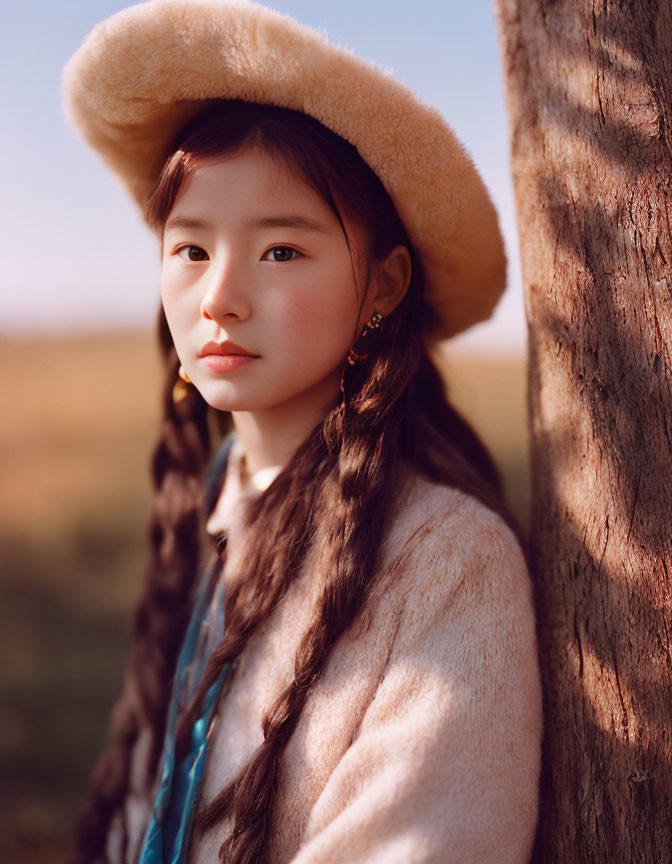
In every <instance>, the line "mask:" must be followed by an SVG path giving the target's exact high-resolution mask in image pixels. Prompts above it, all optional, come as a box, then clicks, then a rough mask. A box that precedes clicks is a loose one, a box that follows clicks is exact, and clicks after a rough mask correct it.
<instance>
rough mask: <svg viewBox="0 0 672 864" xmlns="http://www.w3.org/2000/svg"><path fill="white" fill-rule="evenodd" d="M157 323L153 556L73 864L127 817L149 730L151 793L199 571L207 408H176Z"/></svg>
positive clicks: (169, 353)
mask: <svg viewBox="0 0 672 864" xmlns="http://www.w3.org/2000/svg"><path fill="white" fill-rule="evenodd" d="M158 324H159V326H158V335H159V343H160V347H161V349H162V353H163V356H164V360H165V363H166V369H167V374H166V381H165V385H164V392H163V420H162V425H161V433H160V438H159V441H158V443H157V446H156V448H155V451H154V455H153V459H152V478H153V484H154V488H155V497H154V505H153V509H152V515H151V520H150V526H149V537H150V544H151V550H152V551H151V559H150V561H149V564H148V566H147V570H146V575H145V582H144V588H143V592H142V595H141V597H140V600H139V603H138V606H137V609H136V612H135V615H134V621H133V628H132V643H131V644H132V647H131V651H130V654H129V658H128V661H127V664H126V676H125V684H124V689H123V692H122V695H121V697H120V699H119V701H118V703H117V705H116V706H115V709H114V712H113V717H112V724H111V725H112V736H113V743H112V744H111V746H110V747H109V748H108V750H106V752H105V753H104V754H103V755H102V756H101V757H100V758H99V760H98V762H97V763H96V765H95V767H94V770H93V772H92V775H91V779H90V782H89V789H88V801H87V805H86V808H85V810H84V812H83V813H82V815H81V817H80V818H79V820H78V822H77V825H76V827H75V830H74V833H73V836H72V840H71V844H70V849H69V853H68V862H69V864H88V862H93V861H99V860H103V859H104V857H105V843H106V839H107V834H108V831H109V826H110V822H111V820H112V817H113V816H114V815H115V814H116V813H118V812H119V811H122V819H123V804H124V800H125V798H126V795H127V794H128V789H129V781H130V766H131V757H132V751H133V748H134V745H135V744H136V742H137V738H138V734H139V732H140V729H141V728H142V727H143V726H149V728H150V729H151V732H152V738H151V746H150V752H149V756H148V762H147V765H146V767H145V771H146V774H145V777H146V786H147V789H149V787H150V785H151V782H152V779H153V775H154V773H155V771H156V766H157V764H158V759H159V756H160V752H161V745H162V742H163V736H164V732H165V722H166V712H167V705H168V699H169V691H170V684H171V679H172V675H173V673H174V669H175V664H176V661H177V652H178V650H179V646H180V643H181V641H182V639H183V637H184V632H185V629H186V624H187V618H188V614H189V608H190V603H189V602H188V600H189V596H190V593H191V592H192V589H193V586H194V582H195V577H196V572H197V567H198V548H199V528H200V524H199V522H200V518H199V517H200V503H201V477H202V474H203V469H204V466H205V463H206V460H207V458H208V455H209V433H208V427H207V406H206V403H205V402H204V400H203V399H202V397H201V396H200V395H199V394H198V392H197V391H196V390H195V389H194V388H190V392H189V394H188V395H187V396H186V398H184V399H183V400H181V401H180V402H179V403H177V404H174V403H173V398H172V389H173V385H174V383H175V381H176V378H177V367H178V361H177V355H176V354H175V349H174V347H173V342H172V339H171V337H170V333H169V331H168V326H167V323H166V320H165V316H164V315H163V312H161V313H160V315H159V322H158Z"/></svg>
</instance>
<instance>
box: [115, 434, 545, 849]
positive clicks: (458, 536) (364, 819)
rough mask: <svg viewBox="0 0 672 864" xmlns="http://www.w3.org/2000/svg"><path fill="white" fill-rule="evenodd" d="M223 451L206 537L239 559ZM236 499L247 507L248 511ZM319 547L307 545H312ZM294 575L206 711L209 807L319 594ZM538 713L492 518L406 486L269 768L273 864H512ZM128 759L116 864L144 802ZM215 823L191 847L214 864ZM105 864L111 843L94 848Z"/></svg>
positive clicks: (256, 726) (522, 630) (529, 631)
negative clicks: (362, 596) (364, 597)
mask: <svg viewBox="0 0 672 864" xmlns="http://www.w3.org/2000/svg"><path fill="white" fill-rule="evenodd" d="M238 460H239V454H238V452H237V450H236V448H235V446H234V449H233V450H232V453H231V456H230V463H229V465H230V467H229V471H228V472H227V480H226V483H225V488H224V491H223V493H222V496H221V497H220V500H219V503H218V506H217V508H216V510H215V512H214V513H213V516H212V517H211V520H210V523H209V525H208V528H209V530H211V531H213V532H216V531H217V530H222V529H227V528H228V529H230V532H231V533H230V536H231V538H232V539H231V544H230V549H229V558H228V565H227V568H226V570H225V573H224V576H223V578H224V579H225V580H226V579H227V574H229V573H230V572H231V569H232V567H233V566H234V563H235V559H236V556H237V555H239V554H240V551H241V548H242V547H241V545H240V544H239V545H238V546H236V543H235V540H234V538H235V537H236V536H240V534H237V533H236V526H237V525H239V522H238V520H239V518H240V512H241V505H242V501H243V499H244V497H245V495H244V494H243V493H242V492H241V489H240V485H239V480H238V474H237V471H236V470H233V469H234V467H235V466H236V465H237V464H238ZM248 494H250V493H248ZM318 546H319V544H318ZM320 578H321V577H320V567H319V556H318V555H317V554H315V555H313V557H312V558H311V559H310V560H309V561H307V562H306V566H305V567H304V570H303V572H302V574H301V577H300V578H299V579H298V580H297V581H296V582H295V583H294V585H293V586H292V587H291V588H290V590H289V592H288V594H287V595H286V596H285V598H284V599H283V601H282V602H281V604H280V605H279V606H278V608H277V609H276V610H275V612H274V613H273V615H272V616H271V618H270V620H269V621H268V622H267V623H266V625H265V626H264V627H263V628H261V630H260V631H259V632H258V633H256V634H255V636H254V637H253V638H252V639H251V641H250V642H249V644H248V646H247V648H246V649H245V651H244V653H243V654H242V655H241V657H240V658H239V663H238V667H237V670H236V674H235V675H234V676H233V679H232V680H230V681H229V682H228V683H227V685H226V686H225V689H224V691H223V693H222V697H221V699H220V704H219V707H218V712H217V715H216V722H215V726H214V729H213V737H212V738H211V740H210V745H209V752H208V756H207V763H206V768H205V776H204V785H203V795H204V799H205V800H206V801H208V800H211V799H212V798H213V797H214V796H215V795H216V794H217V792H218V791H219V790H221V789H222V787H223V786H224V785H225V784H226V783H227V782H228V781H229V780H230V779H231V778H232V777H233V776H234V775H235V774H236V773H237V771H238V770H239V768H240V767H241V766H242V765H243V764H244V763H246V762H247V761H248V760H249V758H250V757H251V756H252V754H253V753H254V751H255V749H256V747H257V746H258V745H259V744H260V743H261V741H262V732H261V718H262V715H263V713H264V711H265V710H267V709H268V708H269V707H270V706H271V705H272V703H273V702H274V701H275V699H276V698H277V696H279V694H280V693H281V691H282V690H283V688H284V687H285V686H286V685H287V684H288V683H289V682H290V681H291V679H292V677H293V664H294V654H295V651H296V648H297V646H298V643H299V640H300V637H301V635H302V633H303V632H304V631H305V629H306V627H307V625H308V623H309V620H310V612H311V609H312V606H313V604H314V602H315V600H316V598H317V596H318V593H319V589H320V587H321V585H320ZM542 725H543V724H542V695H541V682H540V674H539V666H538V658H537V642H536V635H535V616H534V610H533V603H532V584H531V580H530V576H529V573H528V571H527V568H526V565H525V562H524V559H523V556H522V553H521V551H520V548H519V546H518V544H517V542H516V540H515V538H514V536H513V534H512V533H511V531H510V530H509V528H508V527H507V526H506V525H505V524H504V522H503V521H502V520H501V518H500V517H498V516H496V515H495V514H493V513H492V512H491V511H490V510H488V509H486V508H485V507H484V506H483V505H482V504H480V503H479V502H478V501H476V500H475V499H474V498H472V497H469V496H467V495H465V494H464V493H462V492H457V491H455V490H453V489H450V488H448V487H445V486H439V485H436V484H433V483H429V482H428V481H426V480H424V479H420V478H418V477H407V478H406V479H405V480H404V484H403V488H402V489H401V490H400V495H399V496H398V498H397V504H396V506H395V510H394V513H393V518H392V521H391V526H390V530H389V532H388V535H387V539H386V542H385V544H384V547H383V550H382V559H381V572H380V579H379V581H378V590H377V591H376V592H375V594H374V596H373V598H372V600H371V601H370V603H369V604H368V606H367V608H366V609H365V612H364V614H363V615H362V616H361V617H360V618H359V619H358V620H357V622H356V624H355V626H354V627H353V628H352V629H351V631H349V632H347V633H346V634H345V635H344V637H342V638H341V639H340V640H339V641H338V642H337V644H336V646H335V647H334V649H333V650H332V653H331V655H330V658H329V660H328V663H327V666H326V670H325V672H324V674H323V675H322V677H321V679H320V681H319V683H318V685H317V687H316V689H315V691H314V692H313V693H312V694H311V696H310V697H309V699H308V701H307V703H306V707H305V709H304V711H303V714H302V716H301V718H300V720H299V723H298V726H297V728H296V730H295V732H294V735H293V736H292V738H291V740H290V743H289V745H288V747H287V749H286V751H285V753H284V756H283V758H282V761H281V773H280V789H279V793H278V796H277V799H276V806H275V813H274V827H273V831H272V845H271V857H270V861H272V862H273V864H286V862H291V864H318V862H320V864H322V862H323V864H467V862H468V864H474V862H479V864H528V862H529V859H530V854H531V850H532V844H533V838H534V833H535V826H536V823H537V812H538V783H539V773H540V765H541V738H542ZM145 745H146V741H143V740H141V741H140V742H139V746H138V748H137V751H136V760H135V777H134V784H135V785H134V791H133V793H132V794H131V796H129V799H128V805H127V811H128V816H129V817H130V828H131V844H130V856H129V861H135V860H137V854H138V847H139V844H140V842H141V839H142V837H141V834H142V831H143V830H144V826H145V824H146V821H147V818H148V814H149V808H150V802H149V801H148V800H146V799H145V798H143V796H142V794H141V793H140V791H139V790H140V789H141V779H142V778H141V772H140V770H139V767H140V765H141V764H142V756H143V754H144V752H145ZM228 830H229V825H228V822H226V821H224V822H222V823H221V824H220V825H219V826H218V827H217V829H215V830H214V831H212V832H210V833H209V834H206V835H204V836H203V837H201V838H199V840H198V842H194V843H192V849H191V850H190V855H189V864H206V862H207V864H214V862H216V861H217V850H218V848H219V845H220V843H221V842H222V839H223V837H224V836H225V835H226V833H227V832H228ZM108 846H109V850H110V854H111V858H112V861H113V864H116V861H115V859H114V846H115V831H114V830H113V831H112V832H111V835H110V839H109V844H108Z"/></svg>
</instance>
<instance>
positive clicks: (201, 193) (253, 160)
mask: <svg viewBox="0 0 672 864" xmlns="http://www.w3.org/2000/svg"><path fill="white" fill-rule="evenodd" d="M192 165H193V167H192V168H191V169H190V171H189V173H188V175H187V177H186V178H185V179H184V181H183V183H182V185H181V187H180V190H179V192H178V193H177V196H176V198H175V202H174V204H173V207H172V209H171V212H170V214H169V217H168V219H167V221H166V226H165V230H169V228H170V227H171V223H174V222H175V219H176V217H177V216H179V217H180V218H194V219H195V218H203V216H204V215H207V217H208V218H209V219H211V220H218V221H219V220H224V219H235V220H236V222H238V223H241V222H245V223H250V225H251V227H255V225H254V223H259V224H260V223H262V222H264V221H265V223H266V224H268V225H269V227H270V226H271V225H272V222H273V220H274V219H277V220H279V219H280V218H284V219H285V221H287V219H286V217H288V216H291V217H292V219H293V221H294V223H295V224H294V227H296V228H304V229H306V230H314V231H318V232H319V231H322V232H323V233H331V232H336V231H338V232H339V233H340V232H341V226H340V223H339V220H338V217H337V215H336V213H335V212H334V211H333V210H332V208H331V206H330V205H329V204H328V203H327V202H326V201H325V200H324V198H323V197H322V195H321V194H320V193H319V192H318V191H317V190H316V189H315V188H314V187H313V186H311V185H310V184H309V183H308V182H307V181H306V180H305V179H304V178H303V177H302V176H301V174H300V173H299V171H298V170H296V169H293V168H292V166H290V165H288V164H287V163H286V161H285V160H284V159H282V158H280V157H278V156H276V155H274V154H270V153H268V152H266V151H265V150H263V149H262V148H260V147H247V148H245V149H244V150H242V151H239V152H236V153H233V154H227V155H223V156H209V157H199V158H196V159H194V160H193V162H192ZM342 218H343V219H344V221H345V216H344V214H342ZM278 224H279V223H278ZM262 227H263V226H262Z"/></svg>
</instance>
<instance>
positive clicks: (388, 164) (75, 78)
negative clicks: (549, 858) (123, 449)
mask: <svg viewBox="0 0 672 864" xmlns="http://www.w3.org/2000/svg"><path fill="white" fill-rule="evenodd" d="M64 83H65V95H66V105H67V110H68V114H69V117H70V119H71V122H72V123H73V124H74V125H76V126H77V127H78V128H79V129H80V130H81V131H82V132H83V134H84V135H85V137H86V139H87V140H88V141H89V142H90V143H91V144H92V146H93V147H94V148H95V149H96V150H98V151H99V152H100V153H101V154H102V155H103V156H104V157H105V159H106V160H107V161H108V163H109V164H110V165H111V166H112V167H113V169H114V170H115V171H116V172H117V173H118V174H119V175H120V176H121V177H122V179H123V180H124V181H125V182H126V183H127V185H128V186H129V188H130V190H131V192H132V194H133V195H134V197H135V198H136V200H137V201H138V203H139V204H140V205H141V206H142V208H143V212H144V214H145V217H146V219H147V221H148V223H149V225H150V226H151V227H152V228H153V229H154V230H155V231H156V234H157V237H158V239H159V241H160V247H161V299H162V313H161V316H160V338H161V345H162V348H163V351H164V355H165V359H166V375H167V378H166V385H165V390H164V397H163V405H164V419H163V422H162V426H161V433H160V439H159V443H158V445H157V449H156V452H155V455H154V461H153V476H154V482H155V485H156V498H155V505H154V510H153V514H152V523H151V535H150V536H151V548H152V558H151V562H150V564H149V568H148V572H147V578H146V581H145V587H144V591H143V593H142V596H141V598H140V602H139V606H138V609H137V613H136V616H135V623H134V635H133V645H132V649H131V654H130V658H129V662H128V666H127V673H126V684H125V688H124V691H123V694H122V696H121V698H120V701H119V703H118V705H117V707H116V709H115V714H114V724H113V728H114V741H113V743H112V745H111V747H110V749H109V750H108V751H107V752H106V753H105V754H104V755H103V757H102V758H101V759H100V761H99V763H98V764H97V766H96V768H95V770H94V773H93V776H92V779H91V784H90V792H89V801H88V804H87V807H86V810H85V812H84V813H83V815H82V817H81V819H80V821H79V823H78V826H77V828H76V831H75V833H74V836H73V841H72V845H71V849H70V861H71V862H94V861H95V862H98V861H109V862H112V864H121V862H138V861H140V862H142V864H149V862H152V864H154V862H164V861H166V862H168V861H169V862H175V864H177V862H184V861H189V862H190V864H204V862H214V861H216V860H218V856H219V860H221V861H226V862H236V864H242V862H273V864H280V862H292V864H315V862H330V864H337V862H343V864H346V862H347V864H353V862H357V864H365V862H366V864H374V862H381V864H382V862H385V864H402V862H403V864H408V862H415V864H429V862H436V864H439V862H441V864H446V862H454V864H457V862H481V864H486V862H491V864H503V862H511V864H526V862H528V861H529V859H530V854H531V851H532V847H533V839H534V834H535V827H536V821H537V806H538V779H539V769H540V758H541V756H540V744H541V735H542V711H541V685H540V678H539V668H538V661H537V647H536V638H535V620H534V610H533V605H532V585H531V580H530V576H529V573H528V571H527V568H526V565H525V559H524V556H523V553H522V552H521V547H520V544H519V539H518V535H517V532H516V528H515V526H514V525H513V522H512V520H511V518H510V516H509V515H508V511H507V509H506V507H505V505H504V503H503V500H502V496H501V491H500V486H499V482H498V479H497V475H496V471H495V469H494V467H493V464H492V462H491V460H490V458H489V456H488V455H487V453H486V451H485V450H484V448H483V447H482V445H481V444H480V442H479V441H478V439H477V437H476V435H475V434H474V433H473V432H472V430H471V429H470V428H469V427H468V425H467V424H466V423H465V422H464V421H463V420H462V419H461V418H460V417H459V416H458V414H457V413H456V412H455V411H454V409H453V408H452V407H451V406H450V404H449V403H448V402H447V400H446V396H445V392H444V383H443V381H442V379H441V377H440V375H439V373H438V371H437V369H436V367H435V365H434V364H433V362H432V359H431V348H432V346H433V344H434V343H435V342H436V340H437V339H438V338H440V337H445V336H448V335H452V334H453V333H456V332H458V331H460V330H463V329H465V328H466V327H468V326H469V325H470V324H472V323H474V322H476V321H478V320H482V319H483V318H485V317H487V316H488V315H489V314H490V311H491V309H492V306H493V305H494V303H495V301H496V299H497V297H498V296H499V294H500V292H501V290H502V288H503V284H504V256H503V251H502V243H501V236H500V233H499V229H498V226H497V217H496V214H495V212H494V209H493V207H492V205H491V203H490V200H489V198H488V195H487V192H486V191H485V188H484V186H483V184H482V182H481V180H480V178H479V175H478V173H477V171H476V169H475V168H474V166H473V164H472V163H471V161H470V159H469V157H468V156H467V155H466V154H465V152H464V150H463V148H462V146H461V145H460V143H459V142H458V141H457V140H456V138H455V136H454V135H453V133H452V132H451V130H450V129H449V127H448V126H447V125H446V124H445V121H443V119H442V118H441V117H440V115H439V114H438V113H437V112H436V111H434V110H432V109H430V108H428V107H427V106H425V105H424V104H423V103H422V102H421V101H420V100H419V99H418V98H417V97H415V96H414V95H413V94H412V93H410V91H408V90H407V89H406V88H405V87H403V86H402V85H400V84H398V83H397V82H395V81H394V80H393V79H392V78H391V77H390V76H389V75H387V74H386V73H383V72H381V71H380V70H378V69H376V68H375V67H373V66H372V65H369V64H366V63H364V62H362V61H361V60H359V59H358V58H357V57H355V56H354V55H353V54H352V53H350V52H349V51H346V50H345V49H342V48H339V47H338V46H334V45H332V44H330V43H328V42H327V41H326V39H325V38H324V37H323V36H321V35H320V34H318V33H316V32H314V31H312V30H310V29H309V28H307V27H304V26H301V25H299V24H297V23H296V22H295V21H293V20H292V19H290V18H288V17H287V16H284V15H280V14H278V13H276V12H273V11H271V10H269V9H267V8H265V7H263V6H260V5H257V4H255V3H249V2H245V0H242V2H241V0H238V2H226V3H216V2H212V0H211V2H201V0H198V2H197V0H170V2H168V0H151V2H149V3H145V4H141V5H140V6H136V7H132V8H130V9H127V10H124V11H123V12H121V13H119V14H117V15H115V16H113V17H112V18H111V19H109V20H108V21H106V22H104V23H103V24H102V25H99V27H98V28H96V29H95V30H94V31H93V32H92V34H91V35H90V36H89V37H88V39H87V41H86V42H85V44H84V45H83V46H82V48H81V49H80V50H79V52H78V53H77V54H76V55H75V57H74V58H73V59H72V60H71V61H70V63H69V65H68V67H67V68H66V71H65V76H64Z"/></svg>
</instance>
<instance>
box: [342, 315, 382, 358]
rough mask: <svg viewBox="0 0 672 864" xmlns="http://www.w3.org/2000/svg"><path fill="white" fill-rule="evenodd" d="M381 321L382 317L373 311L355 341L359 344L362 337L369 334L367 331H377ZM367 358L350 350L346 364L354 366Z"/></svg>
mask: <svg viewBox="0 0 672 864" xmlns="http://www.w3.org/2000/svg"><path fill="white" fill-rule="evenodd" d="M382 320H383V316H382V315H381V314H380V312H377V311H376V310H375V309H374V310H373V313H372V315H371V317H370V318H369V320H368V321H367V322H366V324H365V325H364V329H363V330H362V332H361V333H360V334H359V338H358V339H357V341H358V342H359V340H360V339H361V338H362V337H363V336H366V334H367V333H368V332H369V330H377V329H378V328H379V327H380V323H381V321H382ZM367 356H368V355H367V354H357V352H356V351H355V350H354V348H350V351H349V353H348V363H349V364H350V365H351V366H354V365H355V363H360V362H361V361H362V360H366V358H367Z"/></svg>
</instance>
